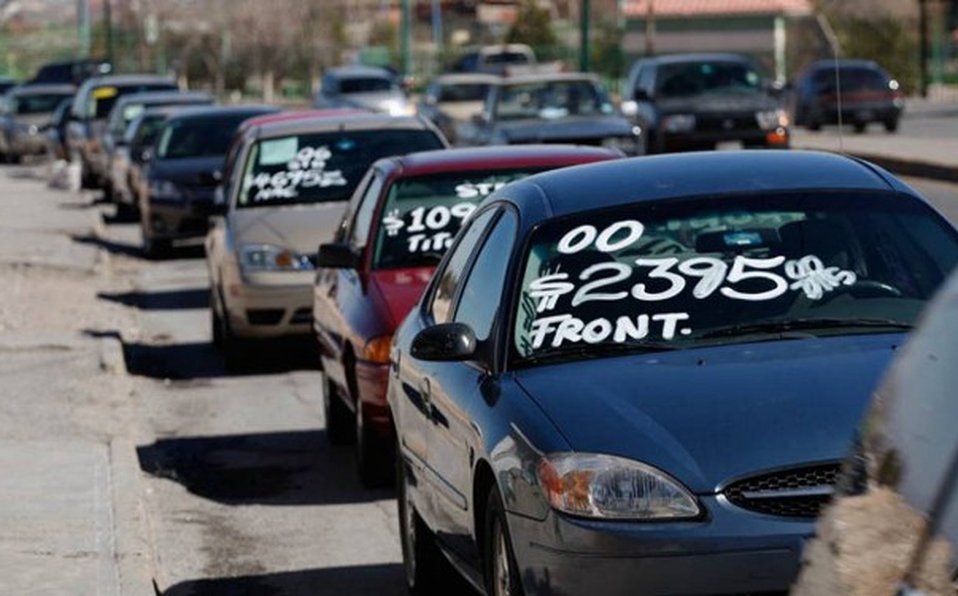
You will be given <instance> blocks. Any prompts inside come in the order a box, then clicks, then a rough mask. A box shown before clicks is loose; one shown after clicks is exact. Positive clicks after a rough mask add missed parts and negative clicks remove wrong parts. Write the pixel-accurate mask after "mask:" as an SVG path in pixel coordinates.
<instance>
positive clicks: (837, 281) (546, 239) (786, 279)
mask: <svg viewBox="0 0 958 596" xmlns="http://www.w3.org/2000/svg"><path fill="white" fill-rule="evenodd" d="M956 262H958V236H956V233H955V231H954V230H953V229H952V228H951V227H950V226H949V225H948V224H947V223H946V222H945V221H944V220H942V219H941V218H940V217H939V216H938V215H937V214H935V213H934V212H933V211H931V210H930V209H929V208H928V207H927V206H925V205H924V204H923V203H921V202H920V201H918V200H915V199H913V198H911V197H908V196H906V195H900V194H896V193H880V194H872V193H854V194H852V193H849V194H832V193H821V194H814V195H778V196H774V197H768V196H749V197H723V198H722V199H721V200H716V199H697V200H683V201H667V202H652V203H636V204H633V205H630V206H627V207H622V208H616V209H611V210H603V211H593V212H588V213H582V214H577V215H575V216H573V217H567V218H563V219H561V220H554V221H551V222H547V223H546V224H544V225H542V226H541V227H539V228H538V229H537V230H536V231H534V232H533V234H532V237H531V243H530V245H529V249H528V251H527V256H526V262H525V266H524V271H525V273H524V275H523V279H522V286H521V293H520V296H519V301H518V312H517V315H516V325H515V331H514V349H515V352H516V354H517V355H518V357H519V358H521V359H529V358H533V359H534V358H535V357H537V356H539V355H542V354H545V353H548V352H552V353H553V354H556V353H561V354H568V357H570V358H576V357H589V355H590V351H591V350H593V349H594V350H595V352H596V353H597V352H598V348H594V345H595V344H604V345H605V346H612V344H621V345H620V346H618V347H625V348H628V347H630V345H631V344H634V345H636V347H641V345H642V344H643V343H644V342H653V343H659V344H667V345H668V346H669V348H670V349H671V348H683V347H698V346H703V345H716V344H719V343H723V342H724V343H733V342H736V341H738V342H741V341H749V340H752V341H754V340H755V337H756V335H755V333H756V331H755V329H754V326H755V325H757V324H768V325H773V326H774V325H780V324H782V323H790V324H801V325H802V327H801V329H802V331H801V333H802V334H807V335H808V336H817V335H835V334H842V333H861V332H879V333H880V332H884V333H892V332H898V331H899V330H900V328H901V327H907V325H909V324H912V323H914V321H915V320H916V318H917V317H918V314H919V313H920V312H921V310H922V308H923V307H924V305H925V303H926V301H927V300H928V299H929V298H930V297H931V296H932V294H934V292H935V291H936V290H937V289H938V287H939V285H940V284H941V283H942V281H943V280H944V279H945V278H946V276H947V275H948V273H949V272H950V271H951V270H952V269H953V268H954V266H955V264H956ZM853 320H868V321H881V322H894V323H896V324H891V323H889V324H888V325H884V324H876V325H874V326H866V327H856V326H847V327H842V325H841V324H833V323H834V322H839V323H842V322H845V323H847V322H848V321H853ZM815 321H826V322H825V323H821V327H820V328H817V327H814V325H813V326H812V327H809V325H810V324H812V323H814V322H815ZM810 322H812V323H810ZM814 324H818V323H814ZM897 324H901V325H897ZM749 326H751V329H750V327H749ZM766 335H768V334H766ZM780 336H781V333H779V334H778V335H774V337H776V338H780ZM743 338H746V339H743ZM765 339H768V338H767V337H766V338H765ZM612 347H615V346H612ZM576 350H577V351H576ZM573 354H575V355H573Z"/></svg>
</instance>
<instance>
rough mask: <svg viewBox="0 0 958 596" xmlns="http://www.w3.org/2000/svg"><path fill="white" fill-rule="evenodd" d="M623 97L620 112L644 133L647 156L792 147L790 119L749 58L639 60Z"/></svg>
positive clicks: (714, 56) (703, 56)
mask: <svg viewBox="0 0 958 596" xmlns="http://www.w3.org/2000/svg"><path fill="white" fill-rule="evenodd" d="M622 98H623V101H622V112H623V113H624V114H625V115H627V116H629V117H631V118H632V119H633V120H634V121H635V123H636V124H637V125H638V126H640V127H641V128H642V130H643V132H644V134H643V135H642V137H643V138H644V139H645V143H646V147H645V149H646V153H663V152H667V151H681V150H700V149H713V148H726V146H727V147H729V148H740V147H775V148H787V147H788V143H789V133H788V117H787V115H786V114H785V112H784V110H782V109H781V106H780V101H779V99H778V97H777V93H776V91H775V88H774V86H773V85H772V84H771V83H770V82H769V80H768V79H767V78H766V77H764V76H763V75H762V74H761V72H760V71H759V69H758V68H757V67H756V66H755V65H754V64H753V63H752V61H751V60H749V59H748V58H747V57H745V56H739V55H735V54H675V55H670V56H658V57H653V58H645V59H642V60H639V61H638V62H636V64H635V65H634V66H633V67H632V70H631V71H630V72H629V79H628V82H627V83H626V86H625V89H624V90H623V93H622Z"/></svg>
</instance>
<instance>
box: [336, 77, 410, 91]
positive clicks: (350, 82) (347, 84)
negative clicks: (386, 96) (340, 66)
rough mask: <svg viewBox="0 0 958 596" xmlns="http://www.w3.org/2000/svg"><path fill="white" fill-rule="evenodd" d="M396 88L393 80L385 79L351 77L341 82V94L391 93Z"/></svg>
mask: <svg viewBox="0 0 958 596" xmlns="http://www.w3.org/2000/svg"><path fill="white" fill-rule="evenodd" d="M395 87H396V85H395V84H394V83H393V81H392V80H391V79H387V78H384V77H350V78H347V79H342V80H340V81H339V92H340V93H372V92H375V91H389V90H391V89H394V88H395Z"/></svg>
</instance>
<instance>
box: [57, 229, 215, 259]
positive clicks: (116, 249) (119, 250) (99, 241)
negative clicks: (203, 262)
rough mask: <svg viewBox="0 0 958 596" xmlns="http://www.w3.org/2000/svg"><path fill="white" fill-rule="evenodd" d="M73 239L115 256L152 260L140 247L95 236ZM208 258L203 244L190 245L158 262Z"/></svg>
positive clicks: (175, 249)
mask: <svg viewBox="0 0 958 596" xmlns="http://www.w3.org/2000/svg"><path fill="white" fill-rule="evenodd" d="M71 239H72V240H73V241H74V242H77V243H79V244H91V245H93V246H97V247H99V248H102V249H103V250H105V251H107V252H108V253H110V254H113V255H123V256H126V257H133V258H135V259H141V260H144V261H149V260H151V259H149V258H147V256H146V255H145V254H143V250H142V248H141V247H140V246H139V245H133V244H127V243H125V242H116V241H114V240H109V239H107V238H99V237H97V236H93V235H89V234H88V235H84V236H78V235H75V236H72V237H71ZM205 257H206V251H205V250H204V248H203V245H202V244H199V245H188V246H176V247H174V248H173V252H172V253H170V254H169V256H167V257H164V258H162V259H158V260H166V259H170V260H172V259H203V258H205Z"/></svg>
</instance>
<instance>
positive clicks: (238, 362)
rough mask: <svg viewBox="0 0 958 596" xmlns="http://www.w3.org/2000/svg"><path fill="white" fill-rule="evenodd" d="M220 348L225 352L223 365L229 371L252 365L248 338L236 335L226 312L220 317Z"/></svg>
mask: <svg viewBox="0 0 958 596" xmlns="http://www.w3.org/2000/svg"><path fill="white" fill-rule="evenodd" d="M220 321H221V325H222V326H221V327H220V329H221V332H220V333H221V334H220V344H219V346H220V350H221V351H222V353H223V366H225V367H226V370H228V371H240V370H244V369H247V368H249V366H250V351H249V345H248V343H247V341H246V340H244V339H243V338H241V337H236V336H235V335H234V334H233V330H232V329H230V326H229V322H227V320H226V315H225V314H224V315H223V316H222V317H220Z"/></svg>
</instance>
